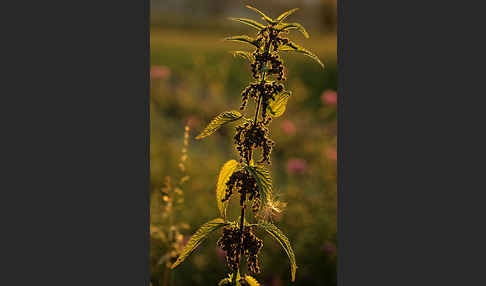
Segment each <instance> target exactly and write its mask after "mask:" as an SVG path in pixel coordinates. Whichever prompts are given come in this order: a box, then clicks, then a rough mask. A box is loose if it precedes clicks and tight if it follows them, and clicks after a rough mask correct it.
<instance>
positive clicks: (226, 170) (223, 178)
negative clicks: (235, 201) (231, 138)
mask: <svg viewBox="0 0 486 286" xmlns="http://www.w3.org/2000/svg"><path fill="white" fill-rule="evenodd" d="M237 168H238V162H236V160H230V161H228V162H226V163H225V164H224V165H223V167H222V168H221V171H220V172H219V177H218V184H217V185H216V201H217V203H218V209H219V213H220V214H221V216H222V217H224V218H226V208H227V207H228V202H229V201H225V202H222V201H221V200H222V199H223V198H224V196H225V194H226V182H228V180H229V178H230V177H231V175H232V174H233V172H234V171H235V170H236V169H237Z"/></svg>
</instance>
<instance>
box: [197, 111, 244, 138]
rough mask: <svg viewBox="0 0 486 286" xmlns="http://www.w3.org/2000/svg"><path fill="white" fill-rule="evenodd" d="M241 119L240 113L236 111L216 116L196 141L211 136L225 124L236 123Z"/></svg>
mask: <svg viewBox="0 0 486 286" xmlns="http://www.w3.org/2000/svg"><path fill="white" fill-rule="evenodd" d="M241 117H243V115H241V113H239V112H238V111H225V112H223V113H221V114H219V115H218V116H216V117H215V118H214V119H213V120H211V122H210V123H209V125H208V126H207V127H206V128H205V129H204V130H203V132H201V134H199V135H198V136H197V137H196V139H202V138H204V137H207V136H209V135H211V134H213V133H214V132H215V131H216V130H218V129H219V128H220V127H221V126H223V125H224V124H226V123H229V122H233V121H236V120H238V119H240V118H241Z"/></svg>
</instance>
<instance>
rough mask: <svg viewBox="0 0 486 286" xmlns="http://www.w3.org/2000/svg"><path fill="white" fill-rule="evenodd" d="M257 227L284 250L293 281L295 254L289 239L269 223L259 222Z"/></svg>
mask: <svg viewBox="0 0 486 286" xmlns="http://www.w3.org/2000/svg"><path fill="white" fill-rule="evenodd" d="M258 226H260V227H261V228H263V229H264V230H265V231H266V232H267V233H268V234H270V236H272V237H273V238H274V239H275V240H276V241H278V243H279V244H280V246H282V248H283V249H284V251H285V253H286V254H287V256H288V258H289V262H290V273H291V277H292V282H293V281H295V272H296V271H297V264H296V262H295V254H294V251H293V250H292V246H290V241H289V239H288V238H287V237H286V236H285V234H283V232H282V231H281V230H280V229H278V228H277V227H276V226H275V225H273V224H272V223H270V222H265V221H260V222H259V224H258Z"/></svg>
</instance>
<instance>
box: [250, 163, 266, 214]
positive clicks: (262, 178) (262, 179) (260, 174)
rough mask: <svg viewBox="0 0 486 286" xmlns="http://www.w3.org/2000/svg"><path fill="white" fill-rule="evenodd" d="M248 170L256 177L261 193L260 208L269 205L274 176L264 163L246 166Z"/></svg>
mask: <svg viewBox="0 0 486 286" xmlns="http://www.w3.org/2000/svg"><path fill="white" fill-rule="evenodd" d="M245 168H246V169H247V170H248V172H249V173H250V174H251V175H252V176H253V178H255V180H256V182H257V185H258V191H259V193H260V198H261V203H260V209H261V208H262V207H263V206H265V205H267V203H268V201H269V200H271V198H272V177H271V176H270V172H269V171H268V170H267V169H266V168H265V167H264V166H263V165H256V166H245Z"/></svg>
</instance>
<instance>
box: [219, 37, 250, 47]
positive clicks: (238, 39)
mask: <svg viewBox="0 0 486 286" xmlns="http://www.w3.org/2000/svg"><path fill="white" fill-rule="evenodd" d="M224 40H225V41H234V42H242V43H248V44H251V45H253V46H255V47H257V48H258V44H257V41H256V40H255V39H254V38H252V37H249V36H247V35H241V36H232V37H228V38H225V39H224Z"/></svg>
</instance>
